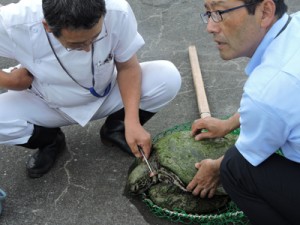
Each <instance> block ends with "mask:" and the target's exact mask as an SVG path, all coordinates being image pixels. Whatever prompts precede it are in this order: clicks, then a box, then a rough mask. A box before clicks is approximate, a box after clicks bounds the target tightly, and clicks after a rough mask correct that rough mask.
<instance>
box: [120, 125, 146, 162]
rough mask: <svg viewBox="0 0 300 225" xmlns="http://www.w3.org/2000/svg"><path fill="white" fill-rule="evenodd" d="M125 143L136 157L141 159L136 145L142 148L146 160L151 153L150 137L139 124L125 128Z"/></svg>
mask: <svg viewBox="0 0 300 225" xmlns="http://www.w3.org/2000/svg"><path fill="white" fill-rule="evenodd" d="M125 127H126V129H125V137H126V141H127V143H128V145H129V147H130V149H131V151H132V153H133V154H134V155H135V156H136V157H141V154H140V152H139V150H138V147H137V146H138V145H139V146H140V147H142V148H143V150H144V153H145V156H146V158H149V156H150V151H151V145H152V143H151V135H150V133H149V132H147V131H146V130H145V129H144V127H143V126H142V125H141V124H136V125H134V124H128V125H126V126H125Z"/></svg>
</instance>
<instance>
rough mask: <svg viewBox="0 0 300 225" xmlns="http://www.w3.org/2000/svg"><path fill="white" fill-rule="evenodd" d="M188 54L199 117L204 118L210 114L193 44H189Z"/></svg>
mask: <svg viewBox="0 0 300 225" xmlns="http://www.w3.org/2000/svg"><path fill="white" fill-rule="evenodd" d="M189 56H190V62H191V67H192V74H193V80H194V86H195V91H196V97H197V103H198V109H199V113H200V117H201V118H205V117H208V116H211V114H210V110H209V105H208V101H207V97H206V93H205V88H204V83H203V79H202V74H201V70H200V65H199V61H198V55H197V50H196V47H195V46H194V45H192V46H189Z"/></svg>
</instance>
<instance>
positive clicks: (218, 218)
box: [142, 122, 249, 225]
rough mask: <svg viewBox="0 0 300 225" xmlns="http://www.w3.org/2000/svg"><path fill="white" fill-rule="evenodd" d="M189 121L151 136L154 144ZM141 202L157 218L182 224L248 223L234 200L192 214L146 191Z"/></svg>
mask: <svg viewBox="0 0 300 225" xmlns="http://www.w3.org/2000/svg"><path fill="white" fill-rule="evenodd" d="M191 124H192V123H191V122H189V123H185V124H181V125H176V126H174V127H172V128H170V129H167V130H166V131H163V132H161V133H159V134H158V135H156V136H155V137H154V138H153V144H155V143H156V142H157V141H158V140H160V139H161V138H163V137H165V136H167V135H170V134H172V133H174V132H179V131H189V130H191ZM232 134H235V135H239V129H237V130H234V131H233V132H232ZM142 200H143V202H144V203H145V204H146V205H147V206H148V207H149V209H150V210H151V212H152V213H153V214H154V215H156V216H157V217H159V218H162V219H166V220H169V221H172V222H178V223H183V224H209V225H211V224H249V221H248V219H247V217H246V216H245V214H244V213H243V212H242V211H241V210H239V208H238V207H237V206H236V205H235V203H234V202H232V201H229V202H228V203H227V204H226V205H225V206H224V207H222V209H220V210H217V211H214V212H213V213H208V214H201V215H198V214H193V213H187V212H185V211H184V210H181V209H172V210H170V209H167V208H163V207H161V206H159V205H157V204H155V203H154V202H153V201H152V200H151V199H150V197H149V195H148V193H147V192H145V193H143V194H142Z"/></svg>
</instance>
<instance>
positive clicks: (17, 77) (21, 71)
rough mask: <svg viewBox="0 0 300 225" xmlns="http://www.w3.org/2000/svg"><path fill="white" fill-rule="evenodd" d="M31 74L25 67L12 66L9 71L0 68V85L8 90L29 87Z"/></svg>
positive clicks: (31, 79) (31, 78)
mask: <svg viewBox="0 0 300 225" xmlns="http://www.w3.org/2000/svg"><path fill="white" fill-rule="evenodd" d="M32 81H33V76H32V75H31V73H30V72H29V71H28V70H27V69H25V68H14V69H12V70H11V71H10V72H4V71H1V70H0V87H1V88H5V89H8V90H24V89H27V88H29V87H30V85H31V83H32Z"/></svg>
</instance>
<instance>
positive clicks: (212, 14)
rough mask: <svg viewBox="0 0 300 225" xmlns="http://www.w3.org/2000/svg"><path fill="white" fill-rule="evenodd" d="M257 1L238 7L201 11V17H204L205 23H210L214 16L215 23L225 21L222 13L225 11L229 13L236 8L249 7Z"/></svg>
mask: <svg viewBox="0 0 300 225" xmlns="http://www.w3.org/2000/svg"><path fill="white" fill-rule="evenodd" d="M257 3H258V2H252V3H248V4H244V5H240V6H237V7H233V8H230V9H226V10H216V11H212V12H211V11H207V12H205V13H201V14H200V15H201V18H202V20H203V22H204V23H208V20H209V18H212V20H213V21H214V22H215V23H219V22H221V21H223V17H222V15H223V14H224V13H228V12H231V11H234V10H236V9H240V8H243V7H247V6H250V5H254V4H257Z"/></svg>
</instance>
